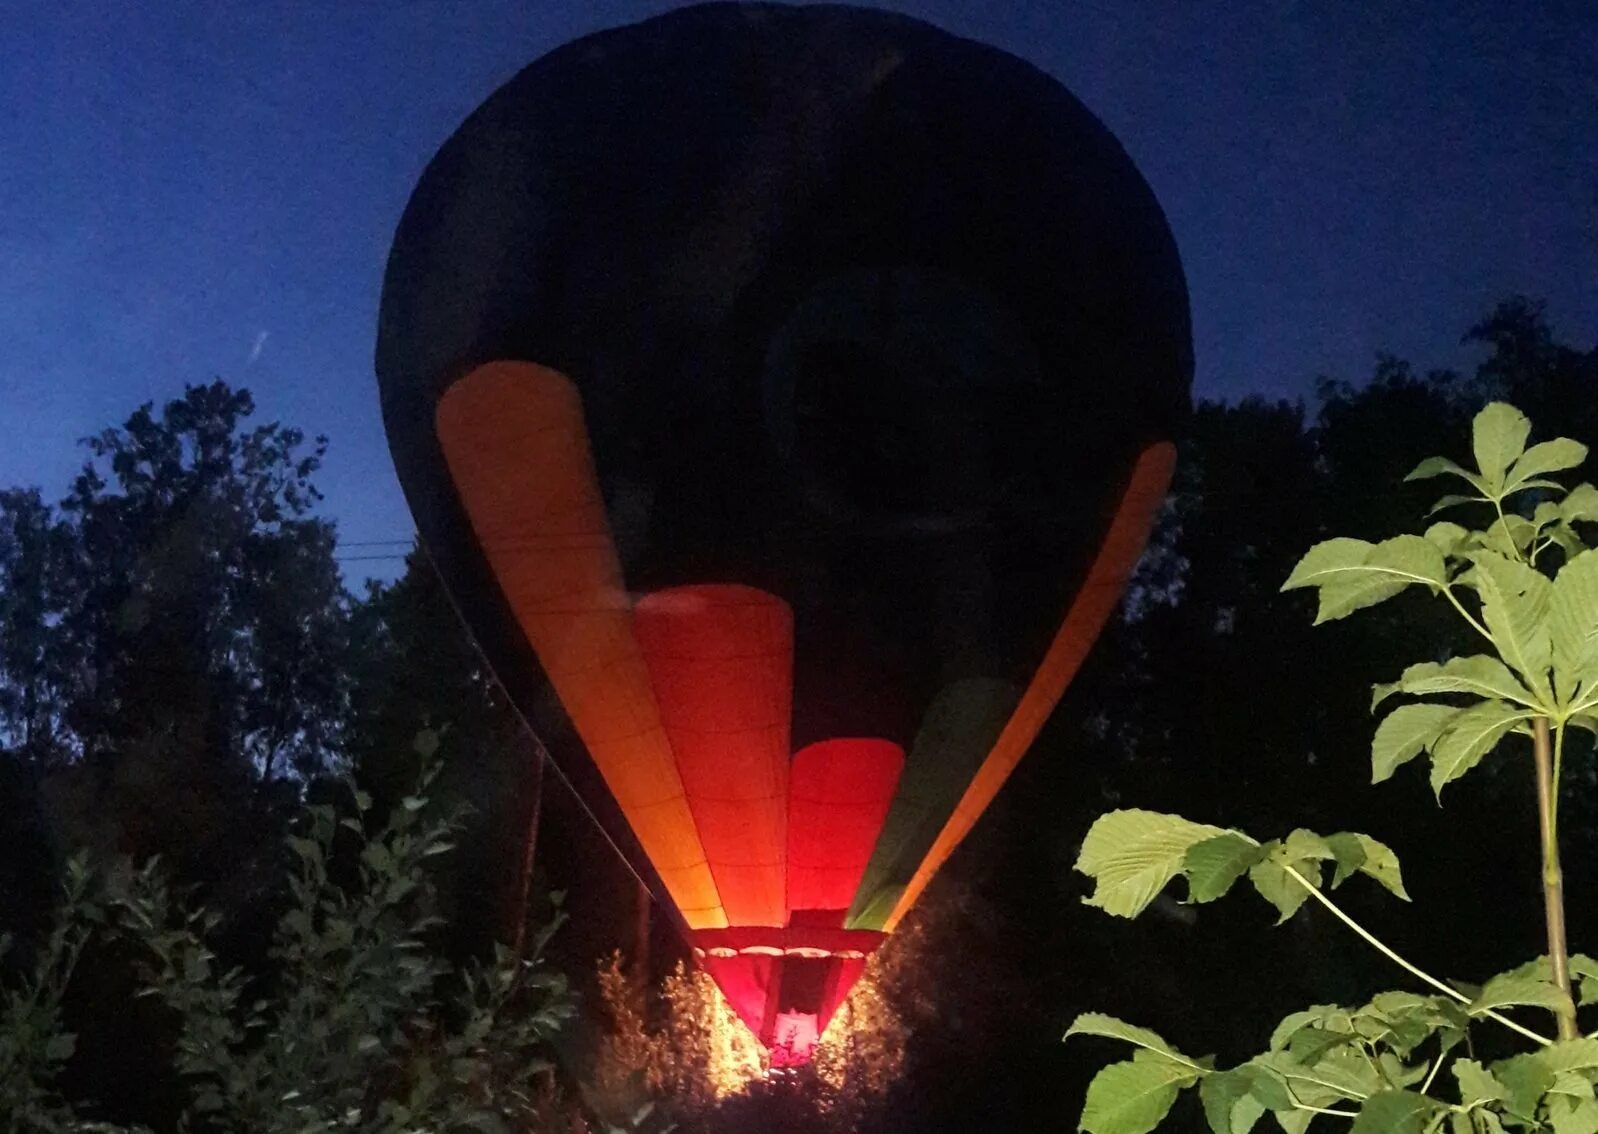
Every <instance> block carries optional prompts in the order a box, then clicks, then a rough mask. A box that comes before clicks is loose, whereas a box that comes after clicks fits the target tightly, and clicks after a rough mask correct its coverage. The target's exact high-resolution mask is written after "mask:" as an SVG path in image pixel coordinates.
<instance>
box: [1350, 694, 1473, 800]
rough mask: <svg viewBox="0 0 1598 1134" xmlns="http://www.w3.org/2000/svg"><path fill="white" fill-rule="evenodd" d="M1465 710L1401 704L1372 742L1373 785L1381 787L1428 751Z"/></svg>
mask: <svg viewBox="0 0 1598 1134" xmlns="http://www.w3.org/2000/svg"><path fill="white" fill-rule="evenodd" d="M1463 711H1464V710H1463V709H1460V708H1458V707H1457V706H1454V705H1429V704H1428V705H1400V706H1399V707H1398V708H1396V709H1394V710H1393V711H1392V712H1390V713H1388V714H1387V716H1386V718H1385V719H1383V721H1382V723H1381V724H1379V725H1378V726H1376V735H1375V737H1373V738H1372V740H1371V783H1373V784H1379V783H1381V782H1382V781H1383V780H1385V779H1387V778H1388V777H1390V776H1391V775H1392V774H1393V772H1394V771H1395V770H1396V769H1397V768H1398V767H1399V766H1400V765H1401V764H1405V763H1408V762H1409V761H1410V760H1413V759H1414V758H1415V757H1416V756H1419V755H1420V754H1421V752H1422V751H1428V750H1430V749H1431V747H1432V745H1434V744H1435V743H1436V742H1437V738H1438V737H1439V736H1441V735H1442V733H1443V730H1444V729H1445V728H1447V727H1448V725H1449V723H1450V722H1451V721H1453V719H1454V718H1455V717H1457V716H1458V715H1459V714H1460V713H1462V712H1463Z"/></svg>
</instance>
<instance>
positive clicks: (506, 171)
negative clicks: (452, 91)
mask: <svg viewBox="0 0 1598 1134" xmlns="http://www.w3.org/2000/svg"><path fill="white" fill-rule="evenodd" d="M1191 370H1192V359H1191V346H1190V332H1189V325H1188V312H1187V298H1186V290H1185V284H1184V281H1183V276H1182V271H1181V266H1180V262H1179V260H1178V258H1177V253H1176V249H1175V245H1174V243H1173V241H1172V238H1171V235H1170V232H1169V230H1168V228H1167V226H1166V224H1165V221H1164V218H1163V216H1162V215H1161V213H1160V210H1159V207H1158V205H1157V204H1156V202H1155V200H1154V198H1153V195H1152V193H1151V192H1150V191H1149V189H1148V187H1147V185H1146V184H1145V183H1144V182H1143V180H1142V178H1141V177H1140V176H1139V175H1138V173H1137V171H1136V169H1135V168H1134V167H1133V165H1132V163H1131V162H1130V160H1129V159H1128V158H1127V156H1126V155H1125V153H1124V152H1123V151H1122V150H1121V149H1120V147H1119V146H1118V145H1117V144H1116V142H1115V140H1114V139H1113V138H1112V137H1111V136H1110V135H1109V133H1108V132H1107V131H1106V130H1105V129H1104V127H1103V126H1102V125H1101V124H1100V123H1099V122H1098V121H1097V120H1096V119H1095V118H1093V116H1092V115H1091V114H1089V113H1088V112H1087V111H1086V110H1085V109H1084V108H1083V107H1082V106H1081V104H1079V103H1078V102H1077V101H1076V100H1075V99H1074V98H1072V97H1071V96H1070V95H1069V94H1068V93H1067V92H1066V91H1065V90H1064V89H1063V88H1061V87H1060V86H1059V84H1057V83H1056V82H1054V81H1053V80H1051V79H1049V78H1048V77H1046V76H1044V75H1043V74H1041V73H1040V72H1038V71H1037V70H1035V69H1033V68H1032V67H1030V66H1028V65H1026V64H1024V63H1022V62H1020V61H1018V60H1016V59H1014V58H1012V57H1010V56H1007V55H1005V54H1003V53H1001V52H998V51H994V50H992V49H989V48H986V47H982V46H980V45H977V44H974V43H970V42H967V41H964V40H960V39H956V38H954V37H952V36H949V35H947V34H945V33H943V32H940V31H938V30H936V29H934V28H931V27H929V26H927V25H925V24H922V23H919V22H916V21H913V20H908V19H904V18H901V17H898V16H894V15H890V14H888V13H884V12H878V11H865V10H857V9H849V8H840V7H830V6H829V7H816V8H787V7H778V6H765V5H721V4H715V5H705V6H701V7H696V8H688V9H683V10H680V11H677V12H673V13H671V14H669V15H666V16H662V17H659V18H656V19H653V20H649V21H646V22H644V23H641V24H637V25H634V26H631V27H627V28H622V29H619V30H615V31H610V32H604V33H601V34H599V35H595V36H592V37H589V38H587V39H584V40H580V41H578V42H576V43H574V44H571V45H568V46H566V47H563V48H561V49H559V50H557V51H555V52H553V53H552V54H550V55H548V56H546V57H545V58H543V59H541V60H539V61H538V62H536V63H534V64H533V65H532V66H530V67H529V68H527V69H526V70H525V71H523V72H522V73H521V74H519V75H518V76H516V77H515V78H514V79H513V80H511V81H510V82H509V83H508V84H506V85H505V86H504V87H503V88H501V89H500V90H499V91H498V92H496V93H495V94H494V95H493V96H492V97H491V98H490V99H489V100H488V101H487V102H486V103H484V105H483V106H482V107H481V108H480V109H479V110H478V111H477V112H476V113H474V114H473V115H472V117H471V118H469V119H468V120H467V122H466V123H465V124H464V125H463V126H462V127H461V128H460V129H459V130H458V131H457V132H456V134H455V135H454V136H453V137H452V138H451V139H450V140H449V141H448V142H447V143H446V144H445V145H444V147H443V148H442V149H441V150H440V151H439V153H438V155H437V156H436V157H435V158H434V160H433V161H432V163H431V164H430V165H429V167H428V169H427V171H426V173H425V174H424V175H423V177H422V180H421V182H420V184H419V185H418V187H417V189H416V191H415V194H414V195H413V197H412V199H411V202H410V205H409V207H408V208H407V210H406V212H405V215H404V218H403V220H402V221H401V223H400V226H399V230H398V233H397V234H396V237H395V241H394V247H393V252H392V255H391V259H390V262H389V266H388V272H387V276H386V279H385V282H384V291H383V302H382V312H381V317H380V328H379V338H378V350H377V371H378V377H379V382H380V387H381V392H382V400H383V411H384V420H385V424H386V426H387V429H388V432H389V437H390V442H391V446H392V449H393V453H394V457H395V462H396V465H397V467H398V469H399V473H400V479H401V483H402V484H403V486H404V488H405V491H406V494H407V497H408V499H409V501H410V503H411V507H412V510H413V512H414V513H415V516H416V519H417V524H418V526H419V528H420V531H421V534H422V538H423V541H424V543H425V544H426V546H427V548H428V550H429V552H430V554H431V556H432V558H433V559H434V561H435V563H436V564H437V566H438V568H439V570H440V571H441V573H442V574H443V576H444V578H445V581H446V583H447V584H448V585H449V587H450V589H451V592H452V594H453V595H454V597H455V599H456V602H457V603H458V605H459V607H460V609H461V612H462V614H463V616H464V617H465V618H466V620H467V622H468V623H469V625H470V626H471V628H472V630H473V633H474V634H475V636H476V637H477V640H478V642H479V644H480V646H481V647H482V649H483V651H484V653H485V656H486V657H487V658H488V659H489V661H490V663H491V664H492V666H493V668H494V669H495V671H496V673H497V674H498V676H499V678H500V680H501V681H502V682H503V684H504V685H505V687H506V689H507V690H508V692H509V693H510V695H511V697H512V698H513V699H514V700H515V702H516V704H517V705H518V707H519V708H520V709H521V711H522V712H523V713H524V714H525V715H526V716H527V718H528V720H529V721H530V723H531V724H532V726H533V727H534V729H535V730H536V731H537V732H538V733H539V735H540V736H541V737H542V738H543V740H544V741H545V743H546V746H547V747H548V748H549V750H550V752H551V755H552V757H553V759H554V760H555V762H556V763H557V764H558V765H559V766H560V768H561V769H562V770H563V771H564V772H565V773H566V775H567V776H568V778H569V779H571V780H572V781H573V782H574V784H575V785H576V787H577V789H578V791H579V792H580V794H581V795H582V796H583V797H584V799H585V801H586V802H587V803H588V804H589V806H590V807H591V809H592V810H593V811H594V813H595V815H596V817H597V818H598V819H599V821H600V822H601V823H602V824H603V825H604V826H605V828H606V830H607V831H608V832H609V834H610V835H611V837H612V839H613V840H614V841H615V842H616V844H617V845H618V847H619V848H620V849H621V850H622V851H623V853H624V854H626V855H627V856H628V858H629V860H630V861H631V862H632V863H633V864H634V866H635V867H636V868H637V869H638V870H639V871H640V873H641V875H642V876H644V877H645V878H646V879H648V880H649V881H650V882H651V883H652V885H654V886H655V888H656V892H657V894H658V895H659V896H660V897H661V898H663V899H664V900H666V902H667V904H668V907H669V908H670V909H671V910H672V911H673V912H674V914H675V915H676V917H677V918H678V919H679V921H680V923H681V925H682V927H683V929H684V931H685V932H686V934H687V935H688V939H689V941H690V942H691V944H692V945H693V947H694V950H695V953H696V955H697V956H698V957H700V959H701V961H702V963H703V964H704V965H705V967H706V969H707V970H708V971H709V972H710V973H711V975H712V976H713V977H715V979H716V980H717V982H718V983H719V984H720V986H721V987H722V989H723V990H724V991H725V992H726V993H727V995H728V997H729V999H730V1000H731V1002H732V1003H733V1005H734V1006H735V1007H736V1008H737V1010H738V1012H739V1013H740V1015H741V1016H742V1017H743V1019H744V1020H745V1021H746V1022H747V1023H748V1024H749V1026H750V1027H751V1028H752V1029H753V1030H754V1031H755V1032H756V1033H757V1034H758V1035H759V1036H760V1037H761V1038H762V1040H764V1041H765V1042H766V1043H767V1044H768V1045H769V1046H771V1047H772V1049H773V1053H774V1058H775V1059H777V1060H778V1061H779V1062H780V1061H782V1060H785V1059H803V1058H804V1057H805V1056H806V1054H807V1053H808V1050H809V1047H810V1045H811V1044H813V1042H814V1039H815V1037H816V1036H817V1035H818V1034H819V1033H820V1031H822V1030H823V1029H824V1028H825V1026H826V1023H827V1021H828V1019H829V1018H830V1017H831V1015H832V1014H833V1012H834V1011H835V1010H836V1008H837V1007H838V1005H839V1004H840V1003H841V1001H842V999H843V997H844V996H845V995H846V993H847V991H848V989H849V987H850V985H851V984H852V983H853V982H854V980H855V979H856V978H857V977H858V975H859V973H860V971H861V969H862V968H863V966H864V963H865V958H866V957H867V956H868V955H869V954H870V952H871V951H872V950H873V949H874V948H875V947H876V946H877V945H878V944H879V943H880V942H881V941H882V940H883V937H884V935H885V934H886V933H888V932H891V931H892V929H893V928H894V926H895V925H896V924H897V923H898V921H899V919H900V918H901V917H903V915H904V913H905V912H906V911H907V910H908V909H909V908H910V906H911V905H912V904H913V902H914V901H915V899H916V897H917V896H918V895H919V894H920V892H921V890H922V888H923V887H924V886H925V885H926V883H927V882H928V880H929V879H930V878H931V877H932V875H933V873H934V872H935V871H936V870H937V868H938V866H939V865H940V864H941V863H942V862H943V860H944V859H945V858H946V857H947V856H948V854H949V853H950V851H952V850H953V848H954V847H955V845H957V844H958V843H959V841H960V839H961V838H962V837H963V836H964V834H965V833H966V832H967V831H968V830H969V829H970V827H971V825H972V824H973V823H974V822H975V821H976V819H977V818H978V817H979V816H980V815H981V813H982V811H983V809H984V808H985V807H986V806H987V804H988V802H989V801H990V800H991V799H992V798H993V796H994V794H995V793H996V792H997V791H998V789H999V787H1000V786H1001V785H1002V784H1003V782H1004V780H1005V778H1006V777H1007V776H1008V775H1009V773H1010V771H1011V770H1012V769H1013V768H1014V766H1015V764H1016V762H1017V761H1018V760H1019V759H1020V757H1021V756H1022V754H1023V753H1024V752H1025V750H1026V749H1027V747H1028V746H1029V744H1030V743H1031V741H1032V740H1033V738H1034V737H1035V736H1036V734H1037V732H1038V730H1039V728H1041V726H1042V725H1043V723H1044V721H1045V720H1046V719H1047V717H1048V715H1049V713H1050V712H1051V711H1052V709H1053V707H1054V705H1055V703H1056V702H1057V700H1058V699H1059V696H1060V694H1061V692H1062V691H1063V689H1064V688H1065V686H1066V684H1067V683H1068V682H1069V681H1070V679H1071V677H1072V675H1073V674H1074V673H1075V671H1076V668H1077V667H1078V665H1079V664H1080V663H1081V661H1082V658H1083V657H1084V656H1085V654H1086V652H1087V650H1088V648H1089V647H1090V646H1091V644H1092V642H1093V640H1094V639H1095V637H1096V636H1097V634H1098V632H1099V630H1100V629H1101V627H1102V626H1103V624H1104V622H1105V620H1106V619H1107V618H1108V616H1109V615H1110V613H1111V612H1112V610H1113V608H1114V606H1115V604H1116V603H1117V602H1118V601H1119V597H1120V595H1121V593H1122V591H1123V589H1124V587H1125V584H1126V581H1127V578H1128V575H1129V573H1130V571H1131V569H1132V566H1133V564H1134V563H1135V561H1136V559H1137V557H1138V555H1139V554H1140V552H1141V550H1142V547H1143V544H1144V541H1145V539H1146V537H1147V533H1148V530H1149V527H1150V524H1151V523H1152V520H1153V517H1154V513H1155V511H1156V509H1157V507H1158V505H1159V502H1160V501H1161V500H1162V498H1163V495H1164V492H1165V488H1166V485H1167V483H1168V480H1169V477H1170V472H1171V464H1172V459H1173V452H1174V451H1173V449H1172V447H1171V445H1170V443H1169V438H1170V437H1171V436H1172V434H1173V432H1174V429H1175V427H1176V425H1177V423H1178V421H1179V419H1180V415H1181V414H1182V413H1184V412H1185V410H1186V407H1187V398H1188V386H1189V381H1190V376H1191Z"/></svg>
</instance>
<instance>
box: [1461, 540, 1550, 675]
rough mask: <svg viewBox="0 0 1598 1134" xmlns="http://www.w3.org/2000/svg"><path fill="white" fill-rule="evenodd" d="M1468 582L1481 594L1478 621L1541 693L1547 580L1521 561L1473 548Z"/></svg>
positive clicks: (1546, 652) (1546, 659)
mask: <svg viewBox="0 0 1598 1134" xmlns="http://www.w3.org/2000/svg"><path fill="white" fill-rule="evenodd" d="M1470 561H1471V562H1472V563H1473V564H1475V567H1476V571H1475V572H1474V576H1473V578H1474V583H1475V586H1476V589H1477V591H1478V592H1479V593H1480V594H1481V600H1482V621H1483V622H1485V623H1486V624H1487V630H1488V632H1489V633H1491V634H1492V636H1493V641H1494V643H1495V644H1496V645H1497V646H1498V652H1499V653H1500V654H1502V655H1503V658H1504V660H1505V661H1506V662H1508V663H1509V665H1510V666H1511V667H1513V668H1514V670H1515V671H1516V672H1517V673H1519V674H1520V675H1521V676H1522V677H1524V678H1525V679H1526V681H1527V683H1528V684H1529V685H1530V686H1531V688H1532V690H1533V691H1534V692H1536V693H1538V694H1539V695H1541V696H1543V697H1547V696H1548V695H1549V694H1550V692H1551V690H1550V688H1549V685H1548V666H1549V664H1550V663H1551V661H1552V654H1551V646H1550V643H1549V628H1548V604H1549V600H1550V598H1551V597H1552V592H1553V585H1552V584H1551V583H1549V581H1548V580H1547V579H1546V578H1545V577H1544V576H1542V575H1541V574H1539V573H1538V572H1537V571H1535V570H1533V569H1532V568H1531V567H1528V566H1527V565H1526V564H1524V563H1521V562H1519V561H1517V560H1513V559H1507V558H1505V557H1503V556H1501V555H1494V554H1493V553H1492V552H1488V551H1478V552H1475V553H1473V554H1472V555H1471V556H1470Z"/></svg>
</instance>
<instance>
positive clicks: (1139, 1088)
mask: <svg viewBox="0 0 1598 1134" xmlns="http://www.w3.org/2000/svg"><path fill="white" fill-rule="evenodd" d="M1197 1078H1198V1076H1196V1075H1195V1074H1194V1073H1193V1072H1192V1071H1190V1070H1189V1069H1187V1068H1186V1067H1184V1066H1182V1065H1181V1064H1180V1063H1173V1062H1171V1061H1170V1060H1169V1059H1160V1058H1154V1059H1134V1060H1131V1061H1129V1062H1126V1063H1112V1064H1110V1066H1108V1067H1106V1068H1105V1069H1104V1070H1102V1071H1100V1072H1099V1073H1098V1074H1097V1075H1095V1076H1094V1077H1093V1081H1092V1082H1091V1083H1089V1084H1088V1093H1087V1100H1086V1102H1085V1103H1084V1104H1083V1106H1082V1117H1081V1119H1080V1120H1079V1121H1078V1122H1077V1127H1076V1128H1077V1129H1078V1130H1085V1131H1087V1132H1088V1134H1148V1132H1149V1131H1150V1130H1153V1129H1154V1128H1155V1127H1156V1126H1158V1125H1159V1124H1160V1122H1161V1120H1163V1119H1164V1118H1165V1116H1166V1115H1167V1114H1169V1113H1170V1111H1171V1105H1172V1104H1173V1103H1175V1102H1176V1095H1177V1092H1178V1091H1179V1090H1180V1089H1181V1088H1183V1087H1188V1086H1192V1084H1193V1083H1194V1081H1195V1080H1196V1079H1197Z"/></svg>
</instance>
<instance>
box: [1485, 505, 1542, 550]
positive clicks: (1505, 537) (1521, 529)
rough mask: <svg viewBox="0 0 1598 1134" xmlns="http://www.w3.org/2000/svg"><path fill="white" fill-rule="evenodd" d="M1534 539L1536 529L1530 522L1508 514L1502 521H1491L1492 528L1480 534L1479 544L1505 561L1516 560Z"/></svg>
mask: <svg viewBox="0 0 1598 1134" xmlns="http://www.w3.org/2000/svg"><path fill="white" fill-rule="evenodd" d="M1536 538H1537V529H1536V527H1535V526H1534V525H1533V524H1532V522H1531V521H1530V520H1528V519H1526V518H1525V517H1524V516H1517V515H1515V514H1514V513H1513V512H1510V513H1507V514H1506V515H1505V516H1504V517H1503V518H1502V519H1498V520H1494V521H1493V523H1492V526H1491V527H1489V528H1488V529H1487V530H1486V531H1485V532H1483V533H1482V537H1481V542H1482V545H1483V546H1484V547H1486V548H1487V549H1488V550H1489V551H1495V552H1497V553H1498V554H1499V555H1502V556H1503V557H1504V558H1506V559H1518V558H1519V557H1520V556H1521V555H1523V554H1525V552H1526V549H1527V548H1529V547H1530V546H1531V542H1532V540H1534V539H1536Z"/></svg>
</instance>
